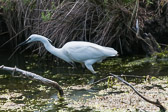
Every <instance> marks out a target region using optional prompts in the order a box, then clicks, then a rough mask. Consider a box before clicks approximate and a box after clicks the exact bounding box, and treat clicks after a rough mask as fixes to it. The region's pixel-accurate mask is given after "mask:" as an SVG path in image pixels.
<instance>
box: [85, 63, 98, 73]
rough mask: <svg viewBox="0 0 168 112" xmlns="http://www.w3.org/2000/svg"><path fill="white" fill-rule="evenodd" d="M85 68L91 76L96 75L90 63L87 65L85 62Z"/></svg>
mask: <svg viewBox="0 0 168 112" xmlns="http://www.w3.org/2000/svg"><path fill="white" fill-rule="evenodd" d="M85 66H86V68H87V69H88V70H90V71H91V72H92V73H93V74H96V72H95V71H94V69H93V67H92V63H87V62H85Z"/></svg>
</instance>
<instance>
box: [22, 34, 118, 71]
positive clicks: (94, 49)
mask: <svg viewBox="0 0 168 112" xmlns="http://www.w3.org/2000/svg"><path fill="white" fill-rule="evenodd" d="M35 41H39V42H42V43H43V44H44V47H45V48H46V49H47V50H48V51H49V52H50V53H51V54H53V55H55V56H57V57H59V58H61V59H62V60H64V61H66V62H68V63H70V64H71V65H74V63H75V62H78V63H81V64H82V66H83V67H84V65H85V66H86V68H87V69H88V70H90V71H91V72H92V73H93V74H96V72H95V71H94V69H93V67H92V65H93V64H94V63H96V62H102V60H104V59H105V58H107V57H113V56H117V55H118V52H117V51H116V50H114V49H113V48H110V47H104V46H100V45H97V44H94V43H90V42H84V41H71V42H67V43H66V44H65V45H64V46H63V47H62V48H55V47H54V46H53V45H51V43H50V41H51V40H50V39H48V38H46V37H44V36H41V35H37V34H32V35H31V36H30V37H29V38H28V39H27V40H26V41H24V42H22V43H20V44H19V46H21V45H23V44H27V43H30V42H35Z"/></svg>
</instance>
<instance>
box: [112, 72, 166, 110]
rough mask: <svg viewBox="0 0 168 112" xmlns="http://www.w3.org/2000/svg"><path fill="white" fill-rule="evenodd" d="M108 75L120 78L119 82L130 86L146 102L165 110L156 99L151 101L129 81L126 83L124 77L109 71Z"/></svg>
mask: <svg viewBox="0 0 168 112" xmlns="http://www.w3.org/2000/svg"><path fill="white" fill-rule="evenodd" d="M110 75H112V76H113V77H116V78H117V79H118V80H120V81H121V82H123V83H124V84H126V85H127V86H129V87H131V89H133V90H134V92H135V93H136V94H137V95H138V96H140V97H141V98H142V99H144V100H145V101H147V102H149V103H151V104H153V105H155V106H157V107H159V108H160V111H161V112H165V111H166V108H165V107H163V105H162V104H161V103H160V102H159V100H158V99H157V100H156V102H155V101H151V100H149V99H147V98H145V97H144V96H142V95H141V94H140V93H139V92H138V91H137V90H136V89H135V88H134V87H133V86H132V85H131V84H130V83H128V82H127V81H125V80H124V79H122V78H120V77H118V76H117V75H114V74H112V73H110Z"/></svg>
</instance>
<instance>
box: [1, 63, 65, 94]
mask: <svg viewBox="0 0 168 112" xmlns="http://www.w3.org/2000/svg"><path fill="white" fill-rule="evenodd" d="M0 69H2V70H6V71H12V73H14V72H15V71H16V72H18V73H21V75H22V76H24V77H27V78H31V79H33V80H38V81H40V82H42V83H44V84H47V85H50V86H53V87H54V88H56V89H57V90H58V92H59V95H60V96H61V97H62V96H63V94H64V93H63V89H62V88H61V87H60V85H59V84H58V83H57V82H55V81H52V80H50V79H47V78H44V77H42V76H40V75H37V74H35V73H32V72H28V71H25V70H22V69H19V68H17V67H14V68H12V67H7V66H4V65H2V66H0Z"/></svg>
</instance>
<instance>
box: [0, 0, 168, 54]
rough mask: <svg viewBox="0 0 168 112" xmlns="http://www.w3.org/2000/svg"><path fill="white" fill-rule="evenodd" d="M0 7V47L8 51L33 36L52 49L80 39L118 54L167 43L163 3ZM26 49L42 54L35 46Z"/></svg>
mask: <svg viewBox="0 0 168 112" xmlns="http://www.w3.org/2000/svg"><path fill="white" fill-rule="evenodd" d="M0 4H1V7H0V24H1V26H2V27H1V29H0V38H1V42H0V44H1V45H2V46H3V47H4V48H5V47H8V48H10V49H11V50H13V48H14V47H15V46H16V45H17V44H19V43H20V42H22V41H24V40H25V39H26V38H27V37H28V36H29V35H31V34H33V33H36V34H40V35H43V36H46V37H48V38H50V39H51V40H52V41H53V45H55V46H56V47H62V46H63V45H64V44H65V43H66V42H68V41H72V40H78V41H81V40H82V41H90V42H94V43H97V44H99V45H103V46H109V47H114V48H115V49H116V50H117V51H119V53H120V54H121V55H128V54H149V55H151V54H152V53H153V52H155V51H159V48H160V46H159V44H158V43H157V42H160V43H162V40H163V42H164V44H167V41H164V39H165V38H166V35H167V30H166V28H167V24H166V23H167V20H168V17H167V16H166V15H167V13H166V12H167V1H166V0H57V1H55V0H1V1H0ZM137 19H138V20H139V27H140V33H139V36H137V33H136V30H135V24H136V20H137ZM149 33H151V34H150V35H148V34H149ZM160 34H161V35H160ZM161 37H162V38H161ZM155 39H156V40H157V41H155ZM165 40H166V39H165ZM4 43H5V44H4ZM6 43H7V44H6ZM31 46H32V44H31V45H30V46H29V47H31ZM31 48H32V49H35V51H38V53H40V54H45V53H46V50H45V49H44V48H43V46H42V45H41V44H40V43H38V44H35V46H34V47H31Z"/></svg>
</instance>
